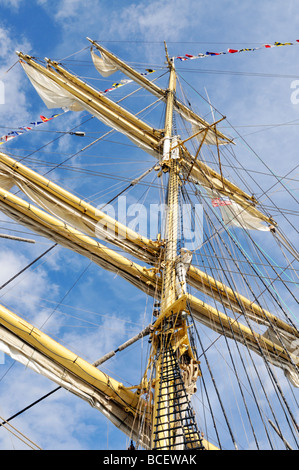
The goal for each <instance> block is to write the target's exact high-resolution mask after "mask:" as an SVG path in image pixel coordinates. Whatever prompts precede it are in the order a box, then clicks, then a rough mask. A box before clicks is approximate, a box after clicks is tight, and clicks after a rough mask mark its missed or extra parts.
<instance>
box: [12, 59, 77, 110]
mask: <svg viewBox="0 0 299 470" xmlns="http://www.w3.org/2000/svg"><path fill="white" fill-rule="evenodd" d="M21 65H22V67H23V69H24V70H25V72H26V74H27V76H28V78H29V80H30V81H31V83H32V85H33V86H34V88H35V89H36V91H37V93H38V94H39V96H40V97H41V99H42V100H43V102H44V103H45V105H46V106H47V108H49V109H52V108H62V109H69V110H70V111H83V109H84V108H83V107H82V105H80V103H79V102H78V101H77V100H76V99H75V98H74V97H73V96H72V95H71V94H70V93H68V92H67V91H66V90H64V89H63V88H61V87H60V86H59V85H57V84H56V83H55V82H53V80H50V79H49V78H48V77H46V76H45V75H42V74H41V73H39V72H38V71H37V70H35V69H34V68H33V67H30V65H28V64H27V63H26V62H23V61H21Z"/></svg>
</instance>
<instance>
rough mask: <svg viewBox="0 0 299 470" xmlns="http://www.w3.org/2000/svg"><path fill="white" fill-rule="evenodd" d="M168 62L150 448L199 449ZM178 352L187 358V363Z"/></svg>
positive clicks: (173, 78)
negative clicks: (188, 373)
mask: <svg viewBox="0 0 299 470" xmlns="http://www.w3.org/2000/svg"><path fill="white" fill-rule="evenodd" d="M166 53H167V49H166ZM167 60H168V65H169V72H170V74H169V87H168V90H167V101H166V115H165V136H164V146H163V159H162V162H161V165H162V166H164V167H166V168H167V169H168V172H169V179H168V197H167V217H166V229H165V257H164V267H163V276H162V295H161V311H160V315H159V317H158V318H157V321H156V323H155V332H154V335H153V349H154V356H155V368H156V378H155V391H154V406H153V422H152V438H151V447H152V449H161V450H178V449H185V448H186V447H201V443H200V440H199V435H198V432H196V431H197V430H196V423H195V422H192V423H190V418H191V420H192V416H191V417H190V416H188V411H189V408H190V403H189V396H188V394H187V392H186V389H185V385H184V381H183V378H182V365H183V364H184V366H186V367H188V365H189V364H190V362H191V360H193V357H192V351H191V348H190V344H189V341H188V336H187V328H186V320H185V319H184V315H182V313H185V311H184V309H185V306H186V295H185V293H184V292H183V291H181V290H180V287H179V289H178V288H177V285H178V283H177V275H176V265H177V261H178V253H177V246H178V191H179V148H178V146H176V145H175V142H174V141H175V139H176V138H175V137H174V136H173V133H172V121H173V108H174V97H175V90H176V73H175V68H174V64H173V61H171V60H170V59H169V58H168V54H167ZM172 147H176V149H175V151H172V150H171V149H172ZM183 356H185V358H186V357H188V359H187V361H186V362H184V360H183ZM189 414H190V413H189ZM191 414H192V413H191ZM188 419H189V421H188Z"/></svg>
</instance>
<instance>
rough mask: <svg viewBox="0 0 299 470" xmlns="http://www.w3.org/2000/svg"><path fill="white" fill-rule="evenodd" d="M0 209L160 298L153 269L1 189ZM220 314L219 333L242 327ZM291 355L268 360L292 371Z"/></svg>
mask: <svg viewBox="0 0 299 470" xmlns="http://www.w3.org/2000/svg"><path fill="white" fill-rule="evenodd" d="M0 208H1V210H2V211H3V212H4V213H5V214H6V215H8V216H9V217H12V218H13V219H15V220H17V221H18V222H19V223H21V224H24V225H26V226H27V227H29V228H30V229H31V230H34V231H36V232H37V233H40V234H41V235H43V236H45V237H46V238H49V239H51V240H54V241H56V242H57V243H59V244H60V245H61V246H64V247H66V248H69V249H71V250H73V251H75V252H77V253H79V254H81V255H83V256H86V257H88V258H89V259H91V260H92V261H93V262H95V263H96V264H98V265H99V266H101V267H102V268H104V269H106V270H108V271H112V272H115V273H117V274H118V275H120V276H121V277H123V278H124V279H126V280H127V281H129V282H130V283H131V284H133V285H134V286H135V287H137V288H138V289H141V290H142V291H143V292H145V293H147V294H148V295H150V296H152V297H155V298H158V297H159V296H160V292H161V279H160V278H159V276H157V275H156V272H155V270H150V269H146V268H144V267H142V266H139V265H138V264H137V263H135V262H132V261H130V260H128V259H127V258H125V257H124V256H121V255H119V254H118V253H115V252H114V251H113V250H110V249H108V248H106V247H104V246H103V245H101V244H100V243H99V242H96V241H95V240H93V239H91V238H89V237H88V236H86V235H84V234H83V233H81V232H80V231H78V230H76V229H73V228H72V227H70V226H68V225H66V224H65V223H64V222H62V221H60V220H58V219H56V218H55V217H53V216H50V215H48V214H46V213H44V212H43V211H41V210H40V209H38V208H36V207H34V206H32V205H31V204H29V203H27V202H26V201H23V200H22V199H20V198H19V197H17V196H16V195H13V194H11V193H9V192H8V191H5V190H3V189H1V188H0ZM189 304H190V311H191V312H192V313H193V314H194V315H195V318H196V319H197V320H198V321H200V322H202V323H204V324H208V325H210V327H211V328H214V325H215V320H217V319H218V320H217V322H216V323H218V324H219V315H220V314H219V312H218V311H217V310H216V309H213V308H212V307H210V306H208V305H207V304H205V303H204V302H202V301H200V300H199V299H196V298H195V297H193V296H191V297H190V296H189ZM221 315H223V319H225V320H226V321H222V320H221V328H220V325H219V326H218V327H217V331H218V332H219V333H221V334H224V335H227V336H228V337H231V325H232V324H233V325H234V328H237V329H238V328H242V326H240V324H239V323H238V322H237V321H235V320H234V319H231V318H230V317H228V316H227V315H225V314H221ZM223 325H224V328H223ZM246 334H247V336H248V338H249V341H250V345H251V346H252V347H253V349H254V350H255V352H257V353H260V352H261V350H263V349H265V348H266V351H267V353H268V352H269V351H268V350H269V349H270V353H272V355H273V354H274V355H275V351H276V350H277V348H278V346H277V347H276V346H275V344H274V343H273V342H271V341H269V340H267V339H264V338H262V342H261V344H260V343H257V340H256V334H253V333H252V332H251V331H250V332H249V331H247V332H246ZM236 336H237V339H238V340H240V341H241V336H240V335H236ZM257 346H258V347H257ZM275 348H276V349H275ZM272 349H273V350H274V352H273V351H272ZM293 356H294V354H292V353H290V354H289V353H288V352H286V351H285V349H284V348H283V347H280V354H279V355H278V358H276V356H275V358H274V356H273V358H272V360H273V363H275V365H277V366H279V367H282V368H283V369H284V370H287V371H293V367H294V366H293V363H294V360H293V359H292V360H291V364H289V361H290V359H289V358H290V357H291V358H292V357H293ZM281 358H282V359H281ZM296 363H298V360H297V362H295V364H296ZM292 373H293V372H292ZM295 377H296V375H295ZM290 380H292V381H293V382H294V384H296V386H297V385H299V381H298V380H297V381H296V380H295V379H294V378H293V376H291V375H290Z"/></svg>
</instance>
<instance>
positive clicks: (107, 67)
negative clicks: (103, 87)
mask: <svg viewBox="0 0 299 470" xmlns="http://www.w3.org/2000/svg"><path fill="white" fill-rule="evenodd" d="M90 53H91V58H92V61H93V63H94V66H95V68H96V69H97V71H98V72H99V73H100V74H101V75H103V77H110V75H112V74H113V73H114V72H116V71H117V67H116V66H115V65H114V64H113V63H112V62H111V61H110V60H109V59H108V57H107V56H106V55H105V54H104V53H103V54H101V57H99V56H98V55H97V54H95V53H94V51H93V50H92V49H91V51H90Z"/></svg>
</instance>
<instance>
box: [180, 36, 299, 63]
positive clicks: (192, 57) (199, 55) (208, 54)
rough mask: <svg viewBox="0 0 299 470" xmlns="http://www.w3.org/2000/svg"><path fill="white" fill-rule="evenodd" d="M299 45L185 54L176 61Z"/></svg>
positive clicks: (265, 46)
mask: <svg viewBox="0 0 299 470" xmlns="http://www.w3.org/2000/svg"><path fill="white" fill-rule="evenodd" d="M298 43H299V39H296V41H295V42H274V43H273V44H263V45H262V46H258V47H253V48H244V49H227V51H222V52H206V53H202V52H200V53H199V54H197V55H191V54H185V55H184V56H177V57H175V59H179V60H181V61H185V60H193V59H203V58H205V57H211V56H219V55H225V54H237V53H240V52H253V51H258V50H261V49H271V48H273V47H281V46H294V45H296V46H298V45H299V44H298Z"/></svg>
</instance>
